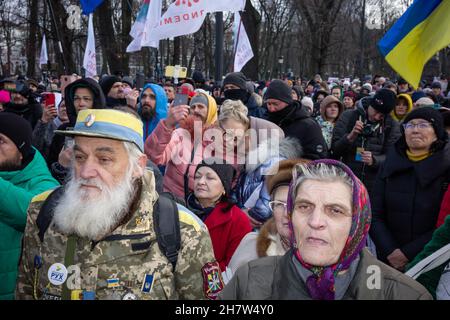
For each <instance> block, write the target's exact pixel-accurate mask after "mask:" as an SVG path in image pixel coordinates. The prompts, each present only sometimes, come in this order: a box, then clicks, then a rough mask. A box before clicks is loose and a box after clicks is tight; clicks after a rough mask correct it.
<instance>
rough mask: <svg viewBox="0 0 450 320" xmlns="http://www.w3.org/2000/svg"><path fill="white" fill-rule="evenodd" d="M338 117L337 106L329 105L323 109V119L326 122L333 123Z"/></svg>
mask: <svg viewBox="0 0 450 320" xmlns="http://www.w3.org/2000/svg"><path fill="white" fill-rule="evenodd" d="M338 115H339V106H338V104H337V103H335V102H333V103H330V104H329V105H328V106H327V108H326V109H325V117H326V118H327V120H328V121H335V120H336V119H337V117H338Z"/></svg>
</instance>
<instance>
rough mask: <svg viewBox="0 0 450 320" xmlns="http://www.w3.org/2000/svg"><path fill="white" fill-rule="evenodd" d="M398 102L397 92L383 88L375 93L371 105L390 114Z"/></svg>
mask: <svg viewBox="0 0 450 320" xmlns="http://www.w3.org/2000/svg"><path fill="white" fill-rule="evenodd" d="M396 103H397V96H396V94H395V93H394V92H393V91H392V90H389V89H385V88H383V89H380V90H378V91H377V92H376V93H375V95H374V96H373V98H372V101H371V102H370V105H371V106H372V108H374V109H375V110H377V111H378V112H381V113H383V114H388V113H390V112H391V111H392V110H394V107H395V105H396Z"/></svg>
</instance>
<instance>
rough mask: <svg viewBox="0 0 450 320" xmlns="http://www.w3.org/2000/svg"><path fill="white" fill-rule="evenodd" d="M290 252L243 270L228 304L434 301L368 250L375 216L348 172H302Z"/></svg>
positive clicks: (323, 163)
mask: <svg viewBox="0 0 450 320" xmlns="http://www.w3.org/2000/svg"><path fill="white" fill-rule="evenodd" d="M287 210H288V213H289V217H290V228H291V249H290V250H289V251H288V252H287V253H286V254H285V255H284V256H281V257H280V256H278V257H266V258H262V259H258V260H254V261H251V262H249V263H247V264H246V265H244V266H243V267H241V268H240V269H238V271H237V273H236V274H235V276H234V277H233V278H232V279H231V281H230V282H229V283H228V284H227V285H226V287H225V288H224V289H223V291H222V292H221V293H220V295H219V297H220V298H221V299H244V300H250V299H260V300H264V299H300V300H302V299H306V300H309V299H314V300H341V299H344V300H345V299H354V300H383V299H431V295H430V294H429V293H428V292H427V291H426V289H425V288H424V287H422V286H421V285H420V284H419V283H417V282H416V281H414V280H413V279H411V278H409V277H408V276H405V275H403V274H402V273H400V272H399V271H397V270H395V269H393V268H391V267H389V266H387V265H385V264H383V263H382V262H380V261H378V260H376V259H375V258H374V257H373V256H372V255H371V254H370V253H369V252H368V251H367V249H365V248H364V247H365V243H366V238H367V235H368V231H369V227H370V222H371V210H370V203H369V198H368V193H367V190H366V188H365V187H364V185H363V184H362V183H361V181H360V180H359V179H358V178H357V177H356V176H355V175H354V174H353V172H352V171H351V170H350V169H349V168H348V167H347V166H345V165H344V164H342V163H340V162H338V161H334V160H317V161H313V162H311V163H310V164H306V165H305V164H302V165H297V166H296V169H295V171H294V176H293V180H292V183H291V185H290V188H289V198H288V203H287Z"/></svg>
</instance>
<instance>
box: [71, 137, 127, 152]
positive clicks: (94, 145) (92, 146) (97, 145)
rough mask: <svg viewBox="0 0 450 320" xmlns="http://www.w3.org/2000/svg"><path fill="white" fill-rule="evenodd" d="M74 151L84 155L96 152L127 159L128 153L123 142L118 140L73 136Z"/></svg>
mask: <svg viewBox="0 0 450 320" xmlns="http://www.w3.org/2000/svg"><path fill="white" fill-rule="evenodd" d="M74 140H75V145H74V151H79V152H82V153H85V154H92V153H96V152H104V153H109V154H112V155H116V156H117V157H127V156H128V151H127V150H126V149H125V146H124V142H123V141H120V140H114V139H107V138H97V137H85V136H75V138H74Z"/></svg>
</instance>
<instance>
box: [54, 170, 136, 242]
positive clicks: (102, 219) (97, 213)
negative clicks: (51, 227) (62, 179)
mask: <svg viewBox="0 0 450 320" xmlns="http://www.w3.org/2000/svg"><path fill="white" fill-rule="evenodd" d="M133 181H134V179H133V178H132V171H131V170H128V172H127V173H126V176H125V177H124V179H123V181H122V182H121V183H119V184H118V185H117V186H116V187H114V188H113V189H110V188H108V187H106V186H105V185H104V184H103V183H102V182H100V181H99V180H98V179H88V180H86V179H82V178H80V179H75V178H71V179H70V181H68V183H67V185H66V189H65V191H64V195H63V196H62V197H61V199H60V201H59V203H58V205H57V206H56V207H55V210H54V212H55V213H54V217H53V222H54V223H55V226H56V228H57V229H58V230H59V231H61V232H62V233H64V234H66V235H70V234H76V235H78V236H80V237H83V238H88V239H90V240H99V239H100V238H101V237H104V236H106V235H107V233H109V232H112V231H113V230H112V228H113V227H115V226H117V225H118V223H119V222H120V221H121V220H122V219H123V217H124V216H125V215H126V214H127V213H128V209H129V206H130V202H131V201H132V198H133V194H134V191H135V188H134V184H133ZM81 184H88V185H94V186H99V187H100V188H101V193H100V194H99V195H98V196H96V197H93V198H90V197H89V194H88V193H87V192H86V191H85V190H83V189H81V188H80V187H81Z"/></svg>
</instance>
